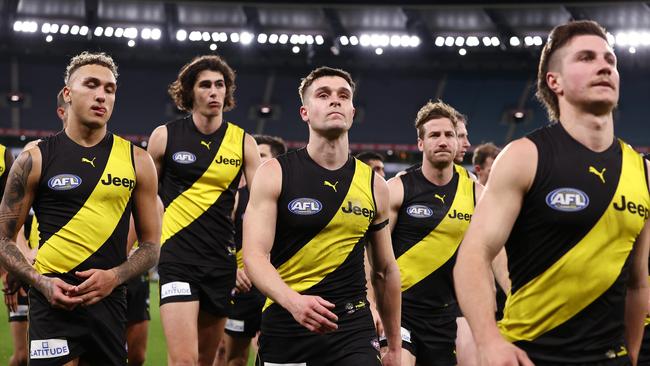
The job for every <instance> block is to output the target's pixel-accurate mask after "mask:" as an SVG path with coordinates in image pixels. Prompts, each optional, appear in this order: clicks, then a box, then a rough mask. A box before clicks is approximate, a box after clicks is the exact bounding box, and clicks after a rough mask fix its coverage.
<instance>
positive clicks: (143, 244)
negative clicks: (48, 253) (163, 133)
mask: <svg viewBox="0 0 650 366" xmlns="http://www.w3.org/2000/svg"><path fill="white" fill-rule="evenodd" d="M134 158H135V171H136V182H137V183H136V186H135V188H134V189H133V219H134V223H135V229H136V233H137V236H138V238H139V244H138V249H137V250H136V251H135V252H134V253H133V254H132V255H131V256H130V257H129V258H128V259H127V260H126V262H124V263H122V264H121V265H119V266H117V267H115V268H113V269H111V270H108V271H103V270H98V269H90V270H87V271H83V272H77V273H76V275H77V276H80V277H82V278H86V280H85V281H84V282H83V283H82V284H80V285H79V286H77V287H76V288H75V290H74V293H78V294H80V295H81V297H82V298H83V299H84V305H91V304H94V303H96V302H98V301H99V300H101V299H103V298H104V297H106V296H108V295H109V294H110V293H111V292H112V291H113V289H114V288H115V287H117V286H118V285H120V284H122V283H124V282H126V281H128V280H129V279H131V278H133V277H135V276H138V275H140V274H142V273H143V272H146V271H147V270H148V269H149V268H151V267H153V266H154V265H155V264H156V263H157V262H158V256H159V254H160V231H161V218H160V213H159V210H158V204H157V196H158V183H157V179H156V170H155V167H154V164H153V161H152V159H151V157H150V156H149V154H147V152H145V151H144V150H142V149H140V148H134Z"/></svg>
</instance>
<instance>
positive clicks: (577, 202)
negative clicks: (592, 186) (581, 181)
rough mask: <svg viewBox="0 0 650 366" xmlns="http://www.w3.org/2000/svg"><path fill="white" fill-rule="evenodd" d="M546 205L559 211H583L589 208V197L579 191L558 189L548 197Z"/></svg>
mask: <svg viewBox="0 0 650 366" xmlns="http://www.w3.org/2000/svg"><path fill="white" fill-rule="evenodd" d="M546 204H547V205H548V206H549V207H550V208H552V209H554V210H557V211H563V212H576V211H582V210H584V209H585V208H587V206H589V196H587V194H586V193H585V192H583V191H581V190H579V189H575V188H558V189H555V190H553V191H551V193H549V194H547V195H546Z"/></svg>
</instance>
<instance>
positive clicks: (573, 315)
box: [499, 123, 650, 363]
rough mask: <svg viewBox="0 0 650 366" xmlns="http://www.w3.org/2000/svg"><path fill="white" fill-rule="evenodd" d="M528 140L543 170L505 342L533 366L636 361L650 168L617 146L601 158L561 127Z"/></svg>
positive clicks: (534, 191)
mask: <svg viewBox="0 0 650 366" xmlns="http://www.w3.org/2000/svg"><path fill="white" fill-rule="evenodd" d="M527 138H528V139H530V140H531V141H532V142H533V143H534V144H535V145H536V147H537V151H538V164H537V171H536V173H535V178H534V181H533V183H532V185H531V188H530V190H529V192H528V193H527V194H526V195H525V196H524V199H523V202H522V207H521V212H520V213H519V216H518V218H517V219H516V221H515V224H514V226H513V228H512V232H511V234H510V237H509V239H508V240H507V242H506V252H507V255H508V267H509V271H510V278H511V281H512V291H511V295H510V296H509V297H508V300H507V301H506V307H505V310H504V316H503V320H501V321H500V322H499V328H500V330H501V333H502V334H503V336H504V337H505V338H506V339H508V340H510V341H512V342H514V343H515V344H517V345H518V346H519V347H521V348H522V349H524V350H525V351H526V352H527V353H528V354H529V356H530V357H531V359H532V360H533V362H536V361H537V362H547V363H570V362H597V361H602V360H607V359H609V358H615V357H617V356H623V355H626V354H627V351H626V350H625V347H624V339H623V335H624V334H623V333H624V319H623V318H624V312H625V311H624V308H625V294H626V281H627V278H628V274H629V262H630V261H629V257H630V252H631V250H632V248H633V244H634V242H635V240H636V238H637V236H638V235H639V233H640V231H641V229H642V228H643V226H644V224H645V222H646V220H647V219H648V213H649V211H648V207H650V193H649V192H648V184H647V169H646V167H645V163H644V161H643V159H642V158H641V157H640V156H639V154H637V153H636V152H634V150H633V149H632V148H631V147H630V146H629V145H627V144H625V143H623V142H622V141H619V140H616V139H615V140H614V141H612V145H611V147H609V148H608V149H607V150H605V151H603V152H593V151H591V150H589V149H587V148H586V147H584V146H583V145H582V144H580V143H579V142H577V141H576V140H574V139H573V138H572V137H571V136H570V135H569V134H568V133H567V132H566V131H565V130H564V128H563V127H562V125H561V124H559V123H556V124H553V125H550V126H548V127H544V128H541V129H539V130H537V131H534V132H533V133H531V134H530V135H528V136H527Z"/></svg>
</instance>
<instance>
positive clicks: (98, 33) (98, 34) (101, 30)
mask: <svg viewBox="0 0 650 366" xmlns="http://www.w3.org/2000/svg"><path fill="white" fill-rule="evenodd" d="M102 33H104V28H102V27H97V28H95V31H94V32H93V34H94V35H95V37H101V35H102Z"/></svg>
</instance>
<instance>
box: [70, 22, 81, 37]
mask: <svg viewBox="0 0 650 366" xmlns="http://www.w3.org/2000/svg"><path fill="white" fill-rule="evenodd" d="M70 34H72V35H73V36H76V35H77V34H79V26H78V25H76V24H75V25H73V26H72V27H71V28H70Z"/></svg>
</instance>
